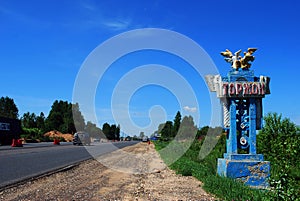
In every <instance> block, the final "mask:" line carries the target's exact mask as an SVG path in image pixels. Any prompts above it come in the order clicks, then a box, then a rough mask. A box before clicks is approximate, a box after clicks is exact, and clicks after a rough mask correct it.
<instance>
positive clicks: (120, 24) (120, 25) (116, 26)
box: [102, 20, 130, 30]
mask: <svg viewBox="0 0 300 201" xmlns="http://www.w3.org/2000/svg"><path fill="white" fill-rule="evenodd" d="M102 23H103V25H105V26H106V27H108V28H110V29H113V30H124V29H127V28H128V27H129V26H130V20H106V21H103V22H102Z"/></svg>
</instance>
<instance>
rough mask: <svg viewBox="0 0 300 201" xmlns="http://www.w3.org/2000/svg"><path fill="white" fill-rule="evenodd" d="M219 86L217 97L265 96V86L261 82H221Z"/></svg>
mask: <svg viewBox="0 0 300 201" xmlns="http://www.w3.org/2000/svg"><path fill="white" fill-rule="evenodd" d="M219 86H220V87H221V89H220V90H219V94H218V96H219V97H237V96H238V97H240V96H241V97H248V96H249V97H253V96H256V97H257V96H264V95H265V94H266V86H265V83H262V82H221V84H220V85H219Z"/></svg>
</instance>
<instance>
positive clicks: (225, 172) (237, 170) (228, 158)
mask: <svg viewBox="0 0 300 201" xmlns="http://www.w3.org/2000/svg"><path fill="white" fill-rule="evenodd" d="M218 175H220V176H223V177H229V178H233V179H236V180H240V181H242V182H244V183H245V184H246V185H249V186H252V187H256V188H266V187H268V186H269V183H268V179H269V177H270V162H269V161H263V155H261V154H231V155H230V154H224V158H219V159H218Z"/></svg>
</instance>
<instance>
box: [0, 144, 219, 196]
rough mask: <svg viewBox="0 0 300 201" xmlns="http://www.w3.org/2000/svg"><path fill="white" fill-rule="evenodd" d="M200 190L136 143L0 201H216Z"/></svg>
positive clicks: (19, 189)
mask: <svg viewBox="0 0 300 201" xmlns="http://www.w3.org/2000/svg"><path fill="white" fill-rule="evenodd" d="M125 153H127V154H125ZM133 155H134V158H132V156H133ZM99 161H100V162H102V164H101V163H100V162H99ZM103 164H105V165H106V166H104V165H103ZM201 186H202V183H201V182H200V181H198V180H196V179H195V178H193V177H184V176H181V175H176V174H175V173H174V171H172V170H170V169H169V168H168V167H166V166H165V164H164V163H163V161H162V160H161V159H160V157H159V155H158V153H157V152H156V151H155V149H154V145H153V144H151V145H148V144H147V143H139V144H136V145H134V146H130V147H125V148H123V149H122V150H118V151H115V152H113V153H110V154H106V155H104V156H101V158H97V160H95V159H93V160H88V161H85V162H83V163H81V164H80V165H78V166H76V167H75V168H73V169H70V170H68V171H65V172H60V173H56V174H53V175H51V176H48V177H43V178H40V179H37V180H34V181H30V182H27V183H25V184H20V185H18V186H15V187H12V188H9V189H6V190H4V191H2V192H0V200H26V201H29V200H62V201H64V200H128V201H129V200H215V199H214V197H213V196H212V195H210V194H208V193H206V192H205V191H204V190H203V189H202V188H201Z"/></svg>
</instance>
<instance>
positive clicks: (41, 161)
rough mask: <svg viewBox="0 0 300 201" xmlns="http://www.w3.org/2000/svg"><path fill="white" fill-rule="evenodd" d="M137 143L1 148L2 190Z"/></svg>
mask: <svg viewBox="0 0 300 201" xmlns="http://www.w3.org/2000/svg"><path fill="white" fill-rule="evenodd" d="M136 143H137V142H116V143H95V144H92V146H89V147H87V149H88V150H89V151H87V149H86V148H85V147H84V146H73V145H72V144H71V143H63V144H62V145H52V144H49V143H48V144H47V143H43V144H27V145H25V146H24V147H22V148H11V147H0V188H3V187H5V186H7V185H11V184H13V183H16V182H20V181H22V180H25V179H30V178H33V177H37V176H39V175H43V174H46V173H49V172H53V171H55V170H58V169H62V168H64V167H67V166H71V165H72V164H76V163H79V162H81V161H83V160H87V159H90V158H92V157H95V156H100V155H103V154H105V153H109V152H112V151H115V150H117V149H119V148H123V147H126V146H130V145H133V144H136Z"/></svg>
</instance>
